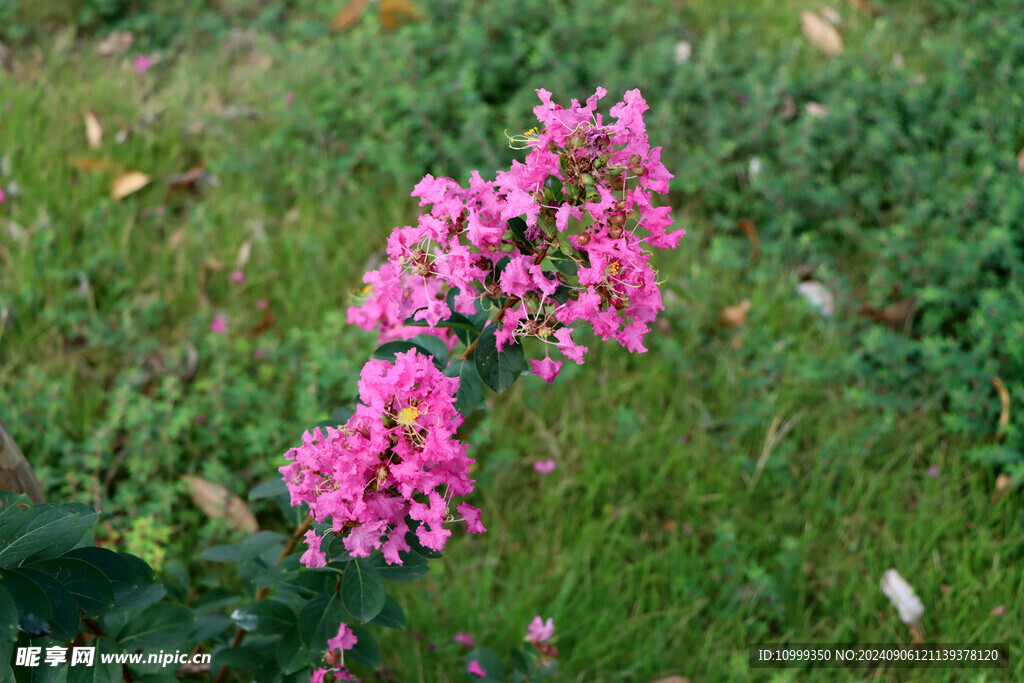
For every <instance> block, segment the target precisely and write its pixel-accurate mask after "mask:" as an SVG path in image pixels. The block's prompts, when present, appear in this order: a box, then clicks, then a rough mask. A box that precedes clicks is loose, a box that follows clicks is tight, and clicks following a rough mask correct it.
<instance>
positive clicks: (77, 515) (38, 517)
mask: <svg viewBox="0 0 1024 683" xmlns="http://www.w3.org/2000/svg"><path fill="white" fill-rule="evenodd" d="M90 509H91V508H90ZM98 516H99V515H98V514H97V513H96V512H95V511H92V512H91V514H89V515H85V516H83V515H82V513H81V512H80V511H78V510H75V511H74V512H70V511H68V510H66V509H65V508H64V507H63V506H60V505H55V504H53V503H40V504H39V505H34V506H33V507H32V511H31V516H30V518H29V519H28V520H27V521H26V522H25V523H24V524H23V525H22V526H21V529H20V530H19V531H18V533H17V536H16V537H15V538H14V539H13V540H12V541H11V542H10V543H8V544H7V545H6V546H5V547H3V548H0V567H13V566H15V565H17V564H18V563H19V562H21V561H22V560H24V559H25V558H27V557H31V556H36V557H37V558H38V559H45V558H46V557H52V556H55V555H60V554H62V553H64V552H66V551H68V550H70V549H71V548H73V547H75V544H76V543H78V540H79V539H80V538H82V535H83V534H85V532H86V530H88V529H89V527H91V526H92V525H93V522H95V521H96V518H97V517H98Z"/></svg>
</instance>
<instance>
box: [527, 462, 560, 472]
mask: <svg viewBox="0 0 1024 683" xmlns="http://www.w3.org/2000/svg"><path fill="white" fill-rule="evenodd" d="M555 467H557V465H556V464H555V461H554V460H538V461H536V462H535V463H533V471H534V472H536V473H537V474H551V473H552V472H554V471H555Z"/></svg>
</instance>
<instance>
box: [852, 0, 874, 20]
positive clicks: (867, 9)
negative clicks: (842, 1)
mask: <svg viewBox="0 0 1024 683" xmlns="http://www.w3.org/2000/svg"><path fill="white" fill-rule="evenodd" d="M848 1H849V3H850V5H851V6H852V7H853V8H854V9H855V10H857V11H858V12H860V13H861V14H866V15H868V16H869V17H871V18H872V19H877V18H878V17H880V16H882V11H881V10H879V9H878V8H877V7H875V6H874V5H873V4H871V2H870V0H848Z"/></svg>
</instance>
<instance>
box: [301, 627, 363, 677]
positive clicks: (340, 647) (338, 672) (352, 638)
mask: <svg viewBox="0 0 1024 683" xmlns="http://www.w3.org/2000/svg"><path fill="white" fill-rule="evenodd" d="M358 642H359V639H358V638H356V634H355V633H353V632H352V629H351V628H349V625H348V624H346V623H345V622H341V626H340V627H338V635H336V636H334V637H333V638H328V639H327V652H326V653H325V655H324V659H325V660H327V663H328V664H330V665H331V666H332V667H333V668H331V669H327V668H323V667H321V668H319V669H317V670H316V671H314V672H313V675H312V676H310V679H309V680H310V683H324V678H325V677H326V676H327V674H329V673H333V674H334V679H335V680H338V681H356V683H358V681H359V679H358V678H356V677H355V676H354V675H352V672H350V671H349V670H348V669H346V668H345V650H351V649H352V648H353V647H355V646H356V643H358Z"/></svg>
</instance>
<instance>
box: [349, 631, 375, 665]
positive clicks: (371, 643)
mask: <svg viewBox="0 0 1024 683" xmlns="http://www.w3.org/2000/svg"><path fill="white" fill-rule="evenodd" d="M352 632H353V633H355V634H356V644H355V646H354V647H353V648H352V649H351V650H346V651H345V656H346V657H351V658H352V659H353V660H355V662H356V663H357V664H361V665H363V666H365V667H366V668H367V669H373V670H374V671H376V670H377V669H379V668H380V646H379V645H377V640H376V639H375V638H374V637H373V636H372V635H370V631H369V630H368V629H365V628H363V627H362V626H360V625H359V624H353V625H352Z"/></svg>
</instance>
